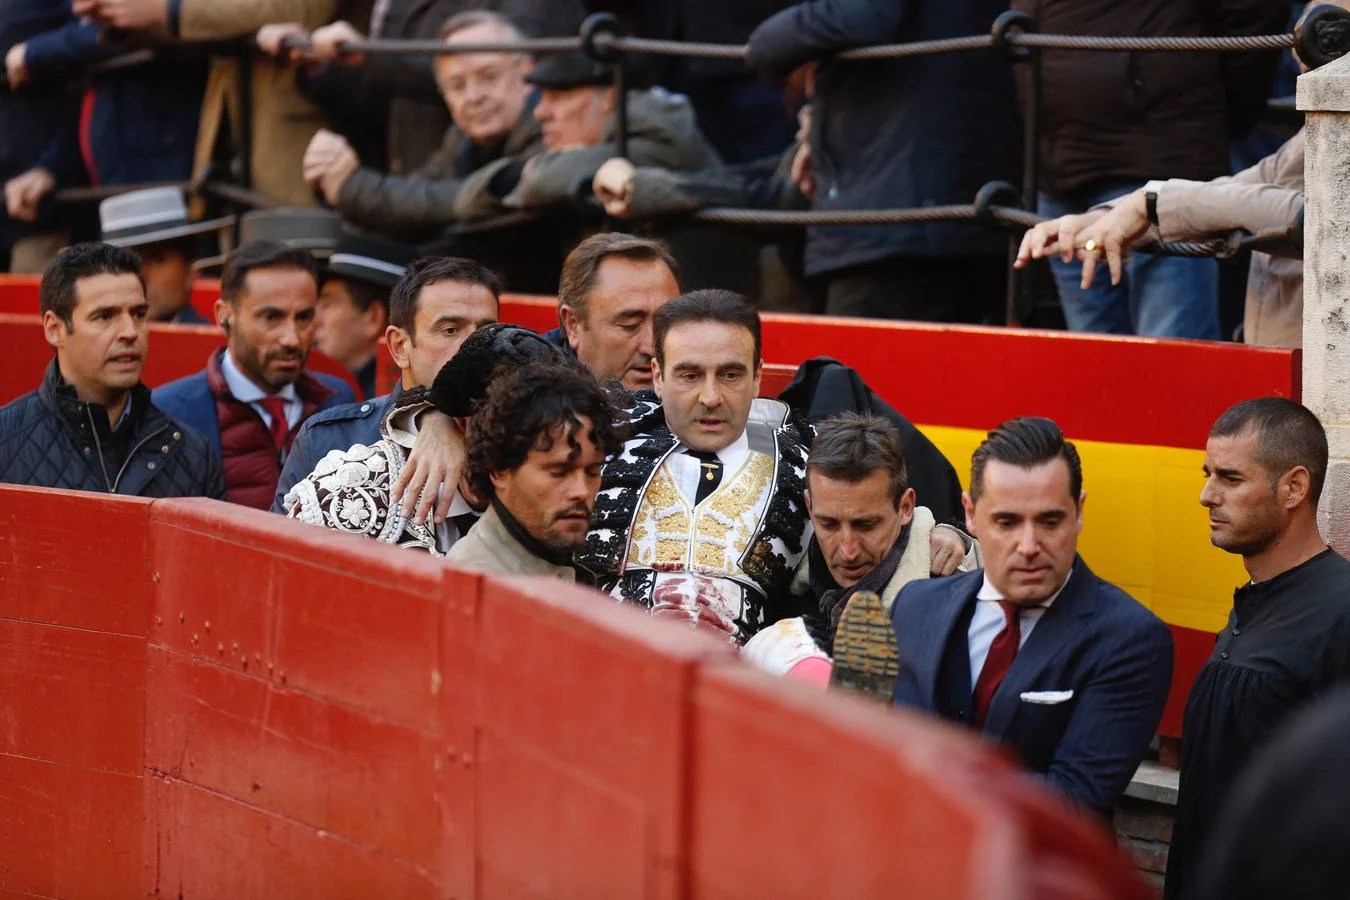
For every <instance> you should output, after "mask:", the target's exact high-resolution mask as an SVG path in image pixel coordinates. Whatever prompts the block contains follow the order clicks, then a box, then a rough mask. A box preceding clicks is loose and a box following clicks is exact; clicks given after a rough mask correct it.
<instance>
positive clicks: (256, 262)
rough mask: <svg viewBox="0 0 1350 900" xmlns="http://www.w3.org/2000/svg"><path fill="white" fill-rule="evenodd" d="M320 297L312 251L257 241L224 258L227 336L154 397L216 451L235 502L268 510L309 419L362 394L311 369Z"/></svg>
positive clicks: (222, 307)
mask: <svg viewBox="0 0 1350 900" xmlns="http://www.w3.org/2000/svg"><path fill="white" fill-rule="evenodd" d="M318 303H319V289H318V279H317V264H316V263H315V261H314V257H313V256H311V255H310V253H309V252H308V251H306V250H297V249H294V248H291V247H288V246H286V245H284V244H280V243H276V242H273V241H251V242H249V243H247V244H244V245H243V246H241V247H240V248H239V249H237V250H235V251H234V252H233V253H231V254H230V256H229V257H228V258H227V259H226V260H225V269H224V271H223V272H222V273H221V279H220V299H219V300H217V301H216V322H217V323H218V324H219V325H220V327H221V328H222V329H223V330H224V331H225V335H226V337H227V339H228V342H227V345H226V346H225V347H224V348H222V349H220V350H217V351H215V352H214V353H212V354H211V357H210V359H209V360H207V364H206V369H205V370H203V371H201V372H198V373H197V374H196V375H189V376H188V377H187V378H180V379H179V380H177V381H174V382H170V383H169V384H166V385H164V386H163V387H160V388H157V389H156V390H155V392H154V394H153V395H152V396H153V398H154V401H155V404H156V405H158V406H159V407H160V408H161V409H163V410H165V411H166V412H169V411H170V410H171V411H172V412H170V413H169V414H170V415H172V416H174V417H175V418H177V419H178V420H179V421H181V422H183V423H184V424H186V425H188V426H189V427H190V428H192V429H194V430H195V431H196V432H197V433H198V434H200V435H201V436H202V437H204V438H206V440H207V443H208V444H210V445H211V447H212V449H213V450H215V452H216V455H217V457H218V458H219V459H220V462H221V467H222V469H223V470H224V472H225V489H226V492H227V495H228V498H229V500H230V502H231V503H242V504H244V505H245V506H252V507H254V508H255V509H267V508H268V507H269V506H271V504H272V497H273V495H274V494H275V493H276V489H277V479H278V478H279V477H280V476H281V467H282V465H283V463H284V462H285V459H286V455H287V454H288V453H289V452H290V447H291V442H292V441H293V440H294V439H295V435H296V433H297V432H299V430H300V426H301V425H302V424H304V421H305V420H306V419H308V418H309V417H310V416H311V415H313V414H314V413H316V412H318V411H319V410H322V409H327V408H328V407H330V406H336V405H338V404H340V403H351V402H352V401H353V400H354V399H355V398H354V397H353V396H352V391H351V389H350V388H349V387H347V385H346V384H344V383H343V382H341V381H339V380H338V379H336V378H333V377H331V376H328V375H321V374H314V373H310V372H307V371H306V370H305V360H306V359H307V358H308V356H309V350H310V347H311V345H312V344H313V343H314V314H315V308H316V307H317V306H318Z"/></svg>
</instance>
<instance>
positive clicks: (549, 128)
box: [305, 13, 720, 240]
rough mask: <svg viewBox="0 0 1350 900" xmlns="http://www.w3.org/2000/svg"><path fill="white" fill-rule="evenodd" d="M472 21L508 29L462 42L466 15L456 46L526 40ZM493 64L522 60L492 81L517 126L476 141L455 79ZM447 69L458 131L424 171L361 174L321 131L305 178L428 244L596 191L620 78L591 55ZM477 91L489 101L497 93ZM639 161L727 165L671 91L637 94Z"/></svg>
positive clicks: (360, 217)
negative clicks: (465, 70) (448, 232)
mask: <svg viewBox="0 0 1350 900" xmlns="http://www.w3.org/2000/svg"><path fill="white" fill-rule="evenodd" d="M465 15H466V16H469V15H474V16H478V17H487V18H485V21H487V20H488V19H491V20H492V21H495V22H497V23H498V25H497V26H496V30H495V31H492V32H491V33H489V31H488V30H487V26H481V25H480V26H474V27H472V28H459V29H458V30H455V31H453V32H452V31H451V29H452V27H454V26H457V25H458V24H459V21H461V20H462V17H460V16H456V17H454V18H452V19H451V20H450V21H449V22H447V23H446V33H448V35H449V36H448V37H447V44H449V45H451V46H453V45H454V44H455V43H456V42H457V41H463V42H469V41H474V42H480V41H485V40H500V39H502V36H503V35H510V34H512V33H513V31H514V30H513V29H512V30H511V31H508V30H506V29H507V28H509V23H508V24H507V25H505V26H503V25H502V24H501V23H503V22H504V20H502V19H501V17H500V16H495V17H494V16H492V14H488V13H477V14H465ZM489 56H496V57H503V58H505V59H506V60H520V61H519V62H518V63H516V64H513V65H512V66H510V67H508V68H506V69H505V70H504V71H503V72H502V73H501V74H499V75H495V76H494V79H493V80H492V84H494V85H499V86H500V90H501V91H502V92H504V91H506V89H507V87H508V86H509V87H510V89H511V91H513V92H518V93H512V94H511V97H510V99H511V104H510V108H511V109H514V110H515V111H516V112H517V118H516V119H515V120H513V121H512V122H511V123H510V124H509V125H507V124H506V123H505V122H504V121H503V122H501V123H499V124H498V126H497V129H496V134H495V136H494V135H485V136H484V137H483V138H480V137H478V136H476V135H475V133H474V132H475V126H474V125H473V124H472V120H471V113H472V111H473V107H472V105H470V104H469V103H467V102H460V101H459V100H457V99H456V88H457V86H458V85H459V84H460V82H461V81H470V80H472V79H471V77H470V76H469V75H467V74H466V75H464V76H463V77H462V78H461V77H460V76H457V75H455V74H454V73H453V71H452V69H453V67H454V66H456V65H459V66H466V65H467V64H468V63H467V62H466V61H471V60H474V59H476V58H484V59H486V58H487V57H489ZM441 59H442V62H440V63H438V78H439V80H440V82H441V90H442V93H443V94H444V96H445V98H446V101H447V105H449V106H450V110H451V114H452V115H453V117H454V119H455V123H456V125H455V128H452V129H451V131H450V132H449V133H447V136H446V144H445V146H444V147H443V148H442V152H441V153H440V154H438V155H437V156H436V157H433V158H432V160H431V161H430V162H428V163H427V165H425V166H423V167H422V168H421V169H420V170H418V171H417V172H415V173H412V174H411V175H408V176H394V175H381V174H379V173H377V172H374V171H372V170H370V169H363V168H360V161H359V159H357V158H356V154H355V151H353V150H352V149H351V147H350V145H348V144H347V143H346V142H345V141H344V140H343V139H342V138H340V137H338V136H336V135H332V134H328V133H324V132H321V133H320V134H319V135H317V136H316V137H315V138H314V140H313V141H311V142H310V147H309V150H308V151H307V152H306V155H305V158H306V164H305V178H306V180H307V181H309V183H310V184H311V186H313V187H315V188H316V189H318V190H321V191H322V192H323V194H324V196H325V198H326V199H327V200H328V202H329V203H330V204H332V205H333V206H334V207H336V208H337V209H339V210H341V211H342V214H343V215H344V216H345V217H346V218H347V219H348V220H350V221H352V222H355V223H357V224H359V225H361V226H363V227H365V228H368V229H371V230H374V231H379V232H381V233H386V234H393V235H396V236H399V237H401V238H405V239H415V240H426V239H429V238H431V237H434V236H435V234H436V232H438V231H440V230H441V229H444V228H446V227H448V226H450V225H453V224H455V223H457V222H463V221H468V220H473V219H480V218H487V217H490V216H494V215H499V214H501V213H503V212H506V211H509V210H513V209H534V208H541V207H547V206H551V205H554V204H562V203H566V202H567V201H568V199H569V198H570V196H571V192H572V188H573V186H574V185H575V184H576V183H578V181H580V180H583V179H584V180H586V181H588V182H589V180H590V178H591V177H592V176H593V175H594V174H595V170H596V169H598V168H599V167H600V165H601V164H602V163H604V162H605V160H607V159H609V158H610V157H611V156H614V155H615V154H616V153H617V144H618V140H617V117H616V116H615V110H614V108H615V105H616V104H615V94H614V87H613V80H614V74H613V71H612V69H610V68H609V67H608V66H606V65H603V64H600V63H597V62H594V61H593V60H591V59H590V58H588V57H586V56H585V55H584V54H581V53H566V54H559V55H553V56H546V57H544V58H542V59H540V60H539V61H538V62H536V63H534V64H533V66H532V67H531V66H530V64H529V63H528V61H525V60H523V58H522V57H519V56H517V55H512V54H460V55H448V56H445V57H442V58H441ZM503 65H504V64H503ZM483 80H484V81H488V79H486V78H483ZM531 87H533V88H534V91H533V92H532V91H531ZM477 90H478V91H479V92H480V93H486V92H488V90H489V88H488V87H486V86H480V87H479V88H477ZM493 91H497V88H495V87H494V88H493ZM505 105H506V104H505V101H503V106H505ZM527 120H528V121H527ZM478 130H480V131H481V130H482V129H478ZM457 133H462V134H467V135H468V136H469V138H470V139H471V141H472V143H471V144H468V145H466V144H465V143H464V142H463V140H462V139H455V140H453V141H452V138H453V137H454V135H456V134H457ZM527 133H531V137H530V139H529V140H526V139H525V136H526V134H527ZM452 147H453V148H457V149H454V150H453V151H452V149H451V148H452ZM628 155H629V157H630V158H631V159H632V160H633V161H634V163H636V164H638V165H647V166H661V167H663V168H667V169H674V170H677V171H683V170H698V169H703V168H707V167H709V166H715V165H717V164H718V163H719V162H720V160H719V159H718V156H717V153H716V151H714V150H713V149H712V147H711V145H709V144H708V142H707V141H706V140H705V139H704V137H703V135H702V134H701V133H700V132H699V130H698V125H697V123H696V121H695V117H694V111H693V107H692V106H690V104H689V101H688V100H687V99H685V98H684V97H681V96H678V95H674V94H670V93H668V92H665V91H661V90H659V89H658V90H649V91H630V92H629V95H628Z"/></svg>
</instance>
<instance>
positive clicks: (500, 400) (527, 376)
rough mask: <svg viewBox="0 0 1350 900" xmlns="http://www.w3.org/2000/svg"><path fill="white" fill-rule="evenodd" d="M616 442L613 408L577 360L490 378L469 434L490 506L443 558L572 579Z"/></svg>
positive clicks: (472, 478)
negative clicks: (577, 553)
mask: <svg viewBox="0 0 1350 900" xmlns="http://www.w3.org/2000/svg"><path fill="white" fill-rule="evenodd" d="M620 443H621V440H620V435H619V429H618V426H617V423H616V413H615V410H614V408H613V407H612V406H611V405H610V402H609V399H608V398H607V397H606V395H605V392H604V389H602V388H601V387H600V383H599V382H598V381H596V380H595V377H594V376H593V375H591V374H590V373H589V372H588V371H586V369H584V368H583V367H582V366H581V365H580V364H579V363H576V362H572V361H570V360H564V359H561V358H560V359H559V360H558V361H557V362H535V363H529V364H527V365H525V366H523V367H521V368H517V369H515V370H514V371H512V372H511V374H509V375H507V376H505V377H501V376H500V375H497V376H494V379H493V382H492V384H491V386H490V387H489V388H488V393H487V400H486V402H485V403H484V405H483V406H482V408H481V409H480V410H479V411H478V412H477V413H475V414H474V417H473V419H472V421H471V422H470V424H469V433H468V445H469V459H468V478H469V486H470V489H471V490H472V492H473V493H474V494H476V495H477V496H478V497H480V498H483V499H486V500H487V501H488V509H487V511H486V512H485V513H484V514H483V517H482V518H481V519H479V520H478V522H477V524H475V525H474V526H473V528H471V529H470V530H469V533H468V534H467V535H465V536H464V537H463V538H461V539H460V540H459V541H457V542H456V543H455V545H454V546H453V547H451V548H450V553H449V554H448V555H447V556H446V560H447V561H448V562H449V563H451V564H452V565H455V566H459V567H461V568H466V569H479V570H483V571H488V572H500V573H502V574H507V575H547V576H552V577H555V578H562V579H564V580H566V581H575V580H576V571H575V570H574V569H573V568H572V562H571V560H572V552H573V551H574V550H575V549H576V548H577V547H578V546H580V545H581V543H582V542H583V541H584V540H585V538H586V532H587V530H588V529H589V528H590V521H591V512H592V510H593V509H594V507H595V494H596V491H598V490H599V489H600V470H601V468H602V467H603V466H604V464H605V460H606V459H607V458H609V457H610V456H611V455H613V454H614V453H615V452H617V451H618V449H619V446H620Z"/></svg>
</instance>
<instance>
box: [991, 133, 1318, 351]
mask: <svg viewBox="0 0 1350 900" xmlns="http://www.w3.org/2000/svg"><path fill="white" fill-rule="evenodd" d="M1303 146H1304V131H1303V130H1300V131H1299V132H1298V133H1297V134H1295V135H1294V136H1293V137H1292V138H1290V139H1289V140H1288V141H1286V142H1285V143H1284V145H1283V146H1281V147H1280V148H1279V149H1278V150H1276V151H1275V152H1274V153H1272V154H1271V155H1270V156H1267V157H1266V158H1265V159H1263V160H1261V161H1260V162H1258V163H1257V164H1256V165H1254V166H1252V167H1251V168H1248V169H1244V170H1242V171H1241V172H1238V173H1237V174H1236V175H1231V176H1225V177H1223V178H1215V179H1213V180H1212V181H1188V180H1186V179H1182V178H1171V179H1168V180H1166V181H1150V182H1149V183H1148V184H1146V185H1144V186H1143V187H1142V188H1140V189H1139V190H1137V191H1134V192H1133V193H1130V194H1126V195H1125V196H1123V197H1120V198H1119V199H1117V200H1114V201H1112V202H1111V203H1110V204H1106V205H1103V206H1100V207H1097V208H1096V209H1092V210H1089V211H1088V212H1086V213H1083V214H1082V215H1070V216H1063V217H1061V218H1058V219H1051V220H1050V221H1048V222H1042V223H1041V224H1040V225H1037V226H1036V227H1035V228H1033V229H1031V230H1030V231H1028V232H1027V233H1026V236H1025V237H1024V238H1023V239H1022V249H1021V251H1020V252H1019V254H1018V257H1017V263H1016V265H1017V267H1018V268H1021V267H1023V266H1025V265H1026V264H1027V262H1028V261H1030V260H1032V259H1040V258H1043V257H1046V256H1051V255H1056V254H1058V255H1059V256H1060V257H1061V258H1063V259H1065V260H1066V261H1067V260H1069V259H1071V258H1072V257H1073V256H1074V255H1075V254H1076V255H1077V256H1078V257H1079V258H1080V259H1081V260H1082V261H1083V272H1084V276H1083V283H1084V284H1087V283H1088V282H1089V281H1091V279H1092V274H1093V272H1094V271H1095V269H1096V267H1097V264H1098V263H1099V262H1102V261H1103V260H1104V261H1105V262H1106V264H1107V265H1108V266H1110V268H1111V278H1112V283H1115V282H1117V281H1119V280H1120V271H1121V266H1122V259H1123V257H1124V255H1125V254H1126V253H1128V252H1129V251H1130V249H1131V248H1132V247H1135V246H1137V245H1139V244H1142V243H1147V242H1151V241H1163V242H1167V243H1172V242H1178V241H1196V240H1207V239H1210V238H1213V237H1217V236H1222V235H1225V234H1227V233H1228V232H1230V231H1233V230H1235V229H1244V230H1246V231H1249V232H1251V233H1253V234H1257V233H1261V232H1273V231H1292V230H1293V229H1294V227H1295V225H1296V223H1297V222H1298V220H1299V219H1300V218H1301V217H1302V215H1303ZM1243 339H1244V340H1245V341H1246V342H1247V343H1248V344H1256V345H1259V346H1263V347H1301V346H1302V345H1303V259H1302V256H1301V254H1292V253H1291V255H1281V256H1274V255H1271V254H1269V253H1260V252H1254V253H1252V261H1251V269H1250V271H1249V273H1248V275H1247V305H1246V312H1245V318H1244V328H1243Z"/></svg>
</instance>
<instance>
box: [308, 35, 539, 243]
mask: <svg viewBox="0 0 1350 900" xmlns="http://www.w3.org/2000/svg"><path fill="white" fill-rule="evenodd" d="M441 35H442V38H443V39H444V41H445V42H446V44H447V45H449V46H454V45H455V44H463V43H484V42H489V41H491V42H511V41H517V40H520V39H521V34H520V32H519V31H518V30H516V28H515V26H514V25H512V24H511V23H510V22H509V21H507V20H506V19H503V18H502V17H501V16H499V15H497V14H496V13H490V12H482V11H475V12H468V13H462V14H461V15H458V16H455V17H454V18H452V19H450V20H449V21H447V22H446V23H445V26H444V27H443V29H442V31H441ZM530 65H531V63H530V59H529V57H528V56H526V55H524V54H521V53H468V54H458V53H457V54H447V55H445V56H440V57H437V58H436V62H435V71H436V79H437V81H438V83H439V85H440V89H441V96H442V98H443V100H444V105H445V107H446V108H448V109H449V110H450V115H451V117H452V119H453V122H454V124H453V125H452V126H451V127H450V129H449V130H447V131H446V132H445V134H444V135H443V138H442V141H441V146H440V149H438V150H437V151H436V152H435V153H434V154H432V156H431V158H430V159H428V160H427V161H426V162H425V163H424V164H423V165H421V166H420V167H419V168H418V169H417V170H416V171H413V172H410V173H408V174H406V175H400V174H394V173H390V174H383V173H381V172H379V171H377V170H376V169H374V168H372V167H370V166H369V165H363V164H362V160H361V159H360V158H359V157H358V156H357V154H356V152H355V150H353V149H352V146H351V144H350V143H349V142H348V141H347V140H346V139H345V138H343V137H341V136H339V135H337V134H334V133H332V132H329V131H320V132H319V133H318V134H316V135H315V136H314V139H313V140H312V141H310V144H309V147H308V148H307V149H306V151H305V157H304V177H305V181H306V182H308V183H309V184H310V185H311V186H312V187H314V188H315V189H316V190H318V191H321V192H322V193H323V195H324V198H325V199H326V200H327V201H328V202H329V203H330V204H331V205H332V206H334V207H336V208H337V209H339V210H340V211H341V212H342V214H343V215H344V216H345V217H346V218H347V219H349V220H351V221H352V222H355V223H356V224H358V225H362V226H364V227H366V228H370V229H373V230H377V231H383V232H387V233H392V234H395V235H398V236H400V237H404V238H408V239H411V240H424V239H427V238H431V237H433V236H434V235H435V233H436V232H437V231H439V230H440V229H442V228H444V227H445V226H447V225H450V224H452V223H454V222H456V221H458V220H459V219H462V218H471V217H473V216H474V215H482V214H491V213H493V212H499V211H501V205H500V197H499V196H498V195H494V194H493V193H492V185H491V181H492V176H493V174H494V173H495V171H496V169H495V168H489V167H490V166H492V165H493V164H500V163H502V162H503V161H506V162H507V163H515V162H517V161H523V160H524V159H527V158H529V157H530V156H533V155H535V154H537V153H540V152H542V151H543V149H544V142H543V137H542V136H541V134H540V132H539V124H538V123H537V122H536V121H535V120H534V117H533V116H532V115H531V109H532V107H533V99H532V96H531V94H532V91H531V89H530V86H529V85H528V84H526V83H525V74H526V72H528V71H529V68H530Z"/></svg>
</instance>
